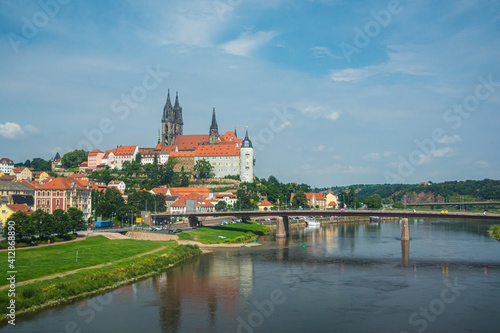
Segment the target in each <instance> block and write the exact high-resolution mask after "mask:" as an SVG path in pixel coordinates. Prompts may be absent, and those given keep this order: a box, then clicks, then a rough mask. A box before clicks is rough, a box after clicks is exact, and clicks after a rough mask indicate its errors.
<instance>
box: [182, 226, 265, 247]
mask: <svg viewBox="0 0 500 333" xmlns="http://www.w3.org/2000/svg"><path fill="white" fill-rule="evenodd" d="M269 233H272V229H271V228H269V227H267V226H265V225H262V224H258V223H254V222H241V223H234V224H228V225H221V226H215V227H202V228H198V229H195V230H190V231H187V232H182V233H180V234H178V236H179V239H180V240H195V241H197V242H200V243H203V244H219V243H232V244H234V243H248V242H252V241H255V240H256V239H257V236H262V235H264V234H269Z"/></svg>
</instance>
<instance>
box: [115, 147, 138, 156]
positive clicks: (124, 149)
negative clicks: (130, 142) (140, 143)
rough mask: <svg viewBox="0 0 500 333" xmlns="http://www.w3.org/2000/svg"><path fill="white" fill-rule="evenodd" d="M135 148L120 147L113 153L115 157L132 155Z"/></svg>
mask: <svg viewBox="0 0 500 333" xmlns="http://www.w3.org/2000/svg"><path fill="white" fill-rule="evenodd" d="M136 147H137V146H120V147H118V148H116V152H115V153H114V154H115V155H116V156H125V155H133V154H134V151H135V148H136Z"/></svg>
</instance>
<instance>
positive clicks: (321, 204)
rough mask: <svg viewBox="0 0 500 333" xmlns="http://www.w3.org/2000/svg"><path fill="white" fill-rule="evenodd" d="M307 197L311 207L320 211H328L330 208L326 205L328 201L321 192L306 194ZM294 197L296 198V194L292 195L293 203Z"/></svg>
mask: <svg viewBox="0 0 500 333" xmlns="http://www.w3.org/2000/svg"><path fill="white" fill-rule="evenodd" d="M305 195H306V198H307V204H308V205H309V207H312V208H319V209H326V208H328V206H327V204H326V199H325V196H324V193H323V192H319V193H305ZM294 196H295V193H292V196H291V198H290V202H292V201H293V197H294ZM316 206H317V207H316Z"/></svg>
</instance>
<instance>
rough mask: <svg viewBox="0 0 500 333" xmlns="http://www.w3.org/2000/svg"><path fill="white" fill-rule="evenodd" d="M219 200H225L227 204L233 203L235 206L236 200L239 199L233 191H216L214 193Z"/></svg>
mask: <svg viewBox="0 0 500 333" xmlns="http://www.w3.org/2000/svg"><path fill="white" fill-rule="evenodd" d="M214 197H215V199H216V200H217V202H220V201H225V202H226V204H227V205H231V206H233V207H234V205H235V204H236V201H238V197H237V196H236V194H233V193H216V194H214Z"/></svg>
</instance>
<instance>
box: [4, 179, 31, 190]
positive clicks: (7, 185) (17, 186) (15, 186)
mask: <svg viewBox="0 0 500 333" xmlns="http://www.w3.org/2000/svg"><path fill="white" fill-rule="evenodd" d="M3 177H7V176H3ZM3 177H0V178H2V179H0V190H3V191H13V190H15V191H31V190H32V188H31V187H30V186H28V185H27V184H26V183H24V182H13V181H5V180H3ZM13 177H15V176H13Z"/></svg>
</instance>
